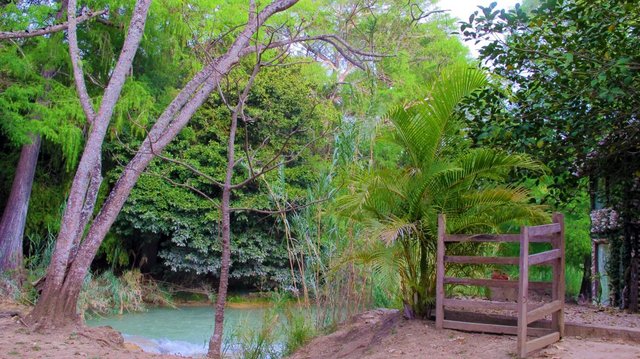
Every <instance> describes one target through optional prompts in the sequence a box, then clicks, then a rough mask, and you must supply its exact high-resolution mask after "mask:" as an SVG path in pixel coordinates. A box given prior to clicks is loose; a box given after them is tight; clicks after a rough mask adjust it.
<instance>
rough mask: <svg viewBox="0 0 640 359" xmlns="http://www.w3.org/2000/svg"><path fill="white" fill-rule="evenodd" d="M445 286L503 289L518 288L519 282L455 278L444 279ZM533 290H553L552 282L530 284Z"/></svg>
mask: <svg viewBox="0 0 640 359" xmlns="http://www.w3.org/2000/svg"><path fill="white" fill-rule="evenodd" d="M444 284H461V285H473V286H476V287H501V288H517V287H518V281H515V280H500V279H475V278H453V277H444ZM529 288H531V289H536V290H538V289H548V288H551V282H529Z"/></svg>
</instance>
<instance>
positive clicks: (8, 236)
mask: <svg viewBox="0 0 640 359" xmlns="http://www.w3.org/2000/svg"><path fill="white" fill-rule="evenodd" d="M31 138H32V142H31V143H30V144H26V145H24V146H22V150H21V152H20V160H19V161H18V166H17V167H16V174H15V177H14V178H13V184H12V186H11V193H10V194H9V199H8V201H7V204H6V206H5V209H4V212H3V214H2V219H1V220H0V272H5V271H16V270H19V269H20V268H22V237H23V235H24V226H25V223H26V221H27V210H28V209H29V198H30V196H31V187H32V185H33V178H34V176H35V173H36V164H37V162H38V154H39V153H40V142H41V139H40V136H39V135H33V136H32V137H31Z"/></svg>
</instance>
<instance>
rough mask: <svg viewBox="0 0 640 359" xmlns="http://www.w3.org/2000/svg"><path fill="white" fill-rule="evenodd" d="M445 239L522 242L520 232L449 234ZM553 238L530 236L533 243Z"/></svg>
mask: <svg viewBox="0 0 640 359" xmlns="http://www.w3.org/2000/svg"><path fill="white" fill-rule="evenodd" d="M444 241H445V242H448V243H451V242H520V235H519V234H447V235H445V237H444ZM550 241H551V238H547V237H545V236H537V237H530V238H529V242H531V243H548V242H550Z"/></svg>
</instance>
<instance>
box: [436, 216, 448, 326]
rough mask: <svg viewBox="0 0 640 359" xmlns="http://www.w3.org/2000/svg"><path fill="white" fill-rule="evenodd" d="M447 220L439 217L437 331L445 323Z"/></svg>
mask: <svg viewBox="0 0 640 359" xmlns="http://www.w3.org/2000/svg"><path fill="white" fill-rule="evenodd" d="M446 226H447V220H446V217H445V215H444V214H440V215H438V246H437V251H436V329H442V324H443V323H444V251H445V244H444V235H445V233H446Z"/></svg>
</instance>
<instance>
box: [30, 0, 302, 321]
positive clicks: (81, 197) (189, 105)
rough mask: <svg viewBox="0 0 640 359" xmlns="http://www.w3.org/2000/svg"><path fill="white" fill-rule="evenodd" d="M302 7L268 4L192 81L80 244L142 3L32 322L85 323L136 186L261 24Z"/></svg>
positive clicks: (140, 23) (289, 2)
mask: <svg viewBox="0 0 640 359" xmlns="http://www.w3.org/2000/svg"><path fill="white" fill-rule="evenodd" d="M297 2H298V0H275V1H273V2H272V3H270V4H269V5H267V6H266V7H265V8H264V9H263V10H262V11H261V12H260V13H259V14H257V16H256V17H255V18H254V19H252V20H253V21H250V22H249V23H248V24H247V26H246V27H245V29H244V30H243V31H242V32H241V33H240V35H238V37H237V38H236V40H235V41H234V43H233V44H232V45H231V47H230V48H229V50H228V51H227V53H225V54H224V55H222V56H221V57H219V58H217V59H216V60H215V61H213V62H212V63H211V64H209V65H208V66H206V67H205V68H204V69H203V70H202V71H200V72H199V73H198V74H197V75H196V76H195V77H194V78H193V79H192V80H191V81H189V83H188V84H187V85H186V86H185V87H184V88H183V90H182V91H181V92H180V93H179V94H178V95H177V96H176V98H175V99H174V100H173V101H172V102H171V104H169V106H168V107H167V108H166V109H165V111H164V112H163V114H162V115H161V116H160V117H159V118H158V120H157V121H156V122H155V124H154V125H153V127H152V128H151V130H150V131H149V134H148V136H147V138H146V139H145V140H144V141H143V143H142V145H141V146H140V148H139V149H138V151H137V153H136V155H135V156H134V158H133V159H132V160H131V161H130V162H129V163H128V164H127V166H126V167H125V169H124V171H123V172H122V174H121V176H120V178H119V179H118V180H117V182H116V183H115V185H114V187H113V189H112V190H111V192H110V194H109V196H108V197H107V199H106V201H105V202H104V204H103V205H102V207H101V209H100V211H99V212H98V214H97V215H96V217H95V219H94V220H93V222H92V223H91V225H90V227H89V230H88V231H87V233H86V236H85V237H84V240H83V241H78V240H76V235H77V234H78V233H83V232H84V231H83V230H81V228H79V227H80V226H81V222H82V218H81V217H82V208H85V202H86V200H87V196H88V193H87V192H88V190H89V189H88V187H89V186H90V183H91V178H92V177H93V176H92V174H93V172H92V170H94V169H95V168H96V165H97V164H99V158H100V151H101V147H102V141H103V140H104V135H105V133H106V128H107V126H108V123H109V120H110V117H111V114H112V113H113V107H114V106H115V103H116V101H117V98H118V96H119V93H120V90H121V88H122V84H123V83H124V78H125V75H126V72H127V71H128V70H129V68H130V66H131V60H132V59H133V55H134V54H135V52H136V50H137V47H138V44H139V41H140V38H141V36H142V30H143V28H144V23H145V20H146V14H147V11H148V8H149V4H150V0H138V2H137V3H136V10H135V11H134V16H133V17H132V21H131V25H130V26H129V33H128V35H127V39H126V40H125V45H124V46H123V50H122V52H121V56H120V59H119V60H118V63H117V65H116V68H115V69H114V72H113V76H112V79H111V81H110V82H109V86H107V90H106V91H105V95H104V96H103V99H102V104H101V106H100V110H99V111H98V113H97V114H96V118H95V120H94V124H93V126H92V128H91V132H90V134H89V138H88V140H87V145H86V146H85V151H84V153H83V156H82V158H81V160H80V163H79V165H78V171H77V172H76V176H75V177H74V182H73V185H72V188H71V191H70V195H69V199H68V201H67V209H66V211H65V214H64V216H63V221H62V225H61V231H60V234H59V235H58V239H57V241H56V249H55V251H54V255H53V258H52V262H51V264H50V266H49V268H48V271H47V279H46V281H45V288H44V290H43V293H42V295H41V297H40V299H39V300H38V303H37V304H36V306H35V308H34V310H33V311H32V312H31V313H30V315H29V317H28V320H29V321H30V322H31V323H33V324H36V325H37V327H39V328H43V327H59V326H65V325H68V324H72V323H74V322H78V321H79V320H80V317H79V315H78V314H77V313H76V304H77V299H78V296H79V293H80V290H81V289H82V283H83V280H84V278H85V276H86V274H87V272H88V270H89V266H90V265H91V262H92V261H93V258H94V257H95V255H96V252H97V250H98V248H99V247H100V244H101V243H102V240H103V239H104V237H105V236H106V234H107V232H108V231H109V229H110V227H111V225H112V224H113V222H114V221H115V219H116V217H117V215H118V213H119V212H120V210H121V209H122V206H123V205H124V203H125V201H126V199H127V197H128V196H129V194H130V192H131V190H132V189H133V187H134V185H135V183H136V181H137V180H138V178H139V177H140V175H141V174H142V172H143V171H144V169H145V168H146V167H147V166H148V165H149V163H150V162H151V160H152V159H153V158H154V154H155V153H159V152H161V151H162V150H163V149H164V148H165V147H166V146H167V145H168V144H169V142H171V141H172V140H173V138H175V136H176V135H177V134H178V133H179V132H180V130H181V129H182V128H183V127H184V126H185V125H186V124H187V123H188V122H189V120H190V119H191V117H192V116H193V114H194V113H195V112H196V111H197V110H198V108H200V106H201V105H202V104H203V103H204V102H205V101H206V100H207V98H208V97H209V95H210V94H211V93H212V92H213V91H214V90H215V88H216V86H217V84H218V82H219V81H220V79H221V78H222V76H224V75H225V74H227V73H228V72H229V71H230V70H231V68H232V67H233V66H234V65H235V64H237V63H238V61H239V60H240V58H241V55H246V54H247V52H246V51H247V50H246V49H247V48H248V45H249V40H250V39H251V38H252V36H253V35H254V34H255V32H256V31H257V29H258V27H259V26H260V24H262V23H264V21H266V19H268V18H269V17H270V16H272V15H273V14H275V13H278V12H281V11H284V10H286V9H288V8H290V7H291V6H293V5H294V4H295V3H297ZM122 70H124V72H123V71H122ZM112 84H113V89H112ZM73 243H80V244H79V247H78V249H77V251H73V250H72V246H73ZM73 253H75V256H74V255H73Z"/></svg>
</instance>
